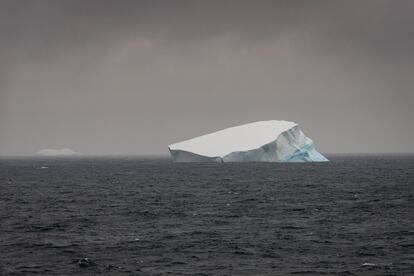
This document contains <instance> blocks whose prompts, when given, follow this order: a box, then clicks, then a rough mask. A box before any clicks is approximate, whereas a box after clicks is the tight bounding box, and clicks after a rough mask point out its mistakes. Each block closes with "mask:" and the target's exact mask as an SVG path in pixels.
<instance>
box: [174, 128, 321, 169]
mask: <svg viewBox="0 0 414 276" xmlns="http://www.w3.org/2000/svg"><path fill="white" fill-rule="evenodd" d="M258 124H260V125H259V126H258ZM263 126H264V127H263ZM258 128H259V129H258ZM269 128H270V129H269ZM235 129H236V130H235ZM240 129H241V130H242V131H246V132H247V133H249V134H250V135H252V134H253V135H254V133H255V132H254V130H255V129H256V130H260V132H259V134H258V135H261V137H259V139H258V140H259V141H255V140H254V139H252V138H251V137H248V138H247V139H250V140H249V141H248V143H244V144H243V143H240V142H239V144H238V146H239V149H238V150H234V151H231V150H228V151H226V150H225V149H224V150H221V151H218V150H216V148H217V147H214V143H217V140H218V141H220V142H219V143H229V141H226V140H225V139H217V137H219V138H223V136H227V137H229V136H231V135H229V132H230V134H231V132H241V131H240ZM274 129H276V131H274ZM250 130H251V131H250ZM266 131H267V133H269V135H268V136H267V137H265V138H263V132H266ZM223 132H225V133H224V134H223ZM243 138H245V137H238V139H243ZM253 138H254V137H253ZM260 138H262V141H265V139H267V142H262V141H260ZM252 141H253V142H252ZM268 141H271V142H268ZM235 143H237V142H235ZM203 144H204V145H203ZM252 145H254V146H252ZM203 146H204V148H203ZM220 146H221V145H220ZM231 146H232V147H233V148H237V147H234V146H233V145H231ZM205 148H208V151H207V150H205ZM169 149H170V153H171V157H172V160H173V161H174V162H325V161H328V159H327V158H326V157H325V156H323V155H322V154H320V153H319V152H318V151H317V150H316V149H315V145H314V143H313V141H312V140H311V139H310V138H309V137H307V136H306V135H305V134H304V133H303V132H302V131H301V130H300V128H299V126H298V125H297V124H295V123H291V122H286V121H266V122H257V123H252V124H247V125H242V126H238V127H235V128H232V129H226V130H223V131H219V132H215V133H212V134H209V135H205V136H201V137H197V138H194V139H191V140H187V141H184V142H181V143H177V144H174V145H171V146H170V147H169ZM192 149H196V150H192Z"/></svg>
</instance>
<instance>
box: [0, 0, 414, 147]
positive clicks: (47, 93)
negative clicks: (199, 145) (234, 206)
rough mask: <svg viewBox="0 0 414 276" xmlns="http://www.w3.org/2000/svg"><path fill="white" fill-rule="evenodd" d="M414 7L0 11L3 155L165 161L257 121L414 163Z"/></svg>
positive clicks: (23, 6)
mask: <svg viewBox="0 0 414 276" xmlns="http://www.w3.org/2000/svg"><path fill="white" fill-rule="evenodd" d="M413 87H414V1H412V0H406V1H404V0H388V1H382V0H372V1H368V0H365V1H359V0H358V1H357V0H355V1H352V0H349V1H343V0H337V1H333V0H326V1H309V0H303V1H291V0H290V1H276V0H275V1H241V0H238V1H223V0H220V1H212V0H208V1H207V0H204V1H197V0H192V1H172V0H168V1H156V0H155V1H154V0H150V1H138V0H137V1H123V0H116V1H115V0H112V1H103V0H102V1H91V0H86V1H85V0H80V1H76V0H68V1H59V0H51V1H43V0H36V1H19V0H10V1H7V0H0V155H27V154H34V153H36V152H37V151H38V150H40V149H45V148H71V149H72V150H74V151H78V152H81V153H83V154H94V155H95V154H130V155H139V154H145V155H148V154H168V150H167V146H168V145H169V144H171V143H174V142H178V141H181V140H184V139H188V138H192V137H194V136H199V135H201V134H205V133H208V132H211V131H215V130H219V129H222V128H225V127H229V126H234V125H237V124H242V123H248V122H253V121H257V120H269V119H284V120H289V121H294V122H297V123H299V124H300V125H301V128H302V129H303V131H304V132H305V134H307V135H308V136H309V137H311V138H312V139H313V140H314V141H315V143H316V146H317V149H318V150H320V151H321V152H324V153H392V152H411V153H412V152H414V127H413V125H414V109H413V104H414V88H413Z"/></svg>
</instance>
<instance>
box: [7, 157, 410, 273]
mask: <svg viewBox="0 0 414 276" xmlns="http://www.w3.org/2000/svg"><path fill="white" fill-rule="evenodd" d="M328 158H329V159H330V160H332V161H331V162H328V163H298V164H280V163H237V164H236V163H226V164H214V163H211V164H196V163H194V164H174V163H171V162H170V160H168V159H157V158H149V159H137V158H59V159H52V158H32V159H25V158H20V159H0V236H1V239H0V252H1V258H0V274H11V275H34V274H40V275H71V274H72V275H91V274H94V273H95V274H103V275H131V274H133V275H167V274H173V275H178V274H179V275H323V274H327V275H389V274H396V275H408V274H409V273H411V272H412V271H414V260H413V248H414V247H413V246H414V231H413V225H414V214H413V212H412V210H413V209H414V186H413V185H412V180H413V179H414V157H413V156H328ZM83 258H88V260H89V261H85V260H84V259H83Z"/></svg>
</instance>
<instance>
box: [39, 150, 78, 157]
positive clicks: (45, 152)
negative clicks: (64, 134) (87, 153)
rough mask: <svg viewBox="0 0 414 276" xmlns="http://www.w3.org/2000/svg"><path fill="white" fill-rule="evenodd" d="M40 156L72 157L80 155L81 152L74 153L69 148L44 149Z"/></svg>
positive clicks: (40, 151)
mask: <svg viewBox="0 0 414 276" xmlns="http://www.w3.org/2000/svg"><path fill="white" fill-rule="evenodd" d="M37 154H38V155H42V156H72V155H78V154H80V153H79V152H76V151H73V150H71V149H68V148H64V149H42V150H39V151H38V152H37Z"/></svg>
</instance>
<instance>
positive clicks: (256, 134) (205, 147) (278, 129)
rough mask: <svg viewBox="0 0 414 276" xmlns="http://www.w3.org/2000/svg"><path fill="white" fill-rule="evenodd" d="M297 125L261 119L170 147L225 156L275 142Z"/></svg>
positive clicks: (208, 154) (212, 155)
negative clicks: (283, 133)
mask: <svg viewBox="0 0 414 276" xmlns="http://www.w3.org/2000/svg"><path fill="white" fill-rule="evenodd" d="M295 126H297V124H296V123H294V122H289V121H278V120H270V121H259V122H254V123H248V124H244V125H240V126H235V127H230V128H226V129H223V130H220V131H216V132H213V133H210V134H206V135H202V136H199V137H196V138H193V139H189V140H185V141H182V142H179V143H175V144H172V145H170V146H169V148H170V150H181V151H187V152H192V153H196V154H198V155H203V156H208V157H224V156H225V155H227V154H229V153H232V152H237V151H248V150H253V149H256V148H259V147H261V146H263V145H265V144H268V143H270V142H273V141H275V140H276V139H277V138H278V136H279V135H280V134H281V133H282V132H285V131H287V130H289V129H291V128H293V127H295Z"/></svg>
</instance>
